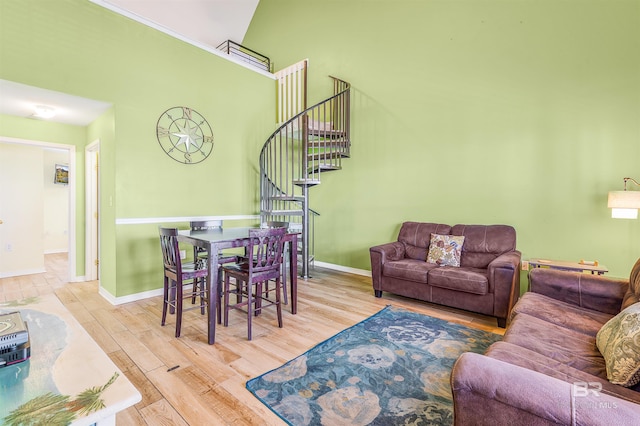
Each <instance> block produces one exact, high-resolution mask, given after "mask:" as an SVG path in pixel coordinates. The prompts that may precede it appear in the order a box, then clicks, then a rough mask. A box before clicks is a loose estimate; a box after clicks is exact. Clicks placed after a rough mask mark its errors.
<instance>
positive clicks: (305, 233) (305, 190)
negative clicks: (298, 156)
mask: <svg viewBox="0 0 640 426" xmlns="http://www.w3.org/2000/svg"><path fill="white" fill-rule="evenodd" d="M302 196H303V197H304V202H303V203H304V205H303V207H302V271H301V272H302V277H303V278H309V186H308V185H304V186H303V187H302Z"/></svg>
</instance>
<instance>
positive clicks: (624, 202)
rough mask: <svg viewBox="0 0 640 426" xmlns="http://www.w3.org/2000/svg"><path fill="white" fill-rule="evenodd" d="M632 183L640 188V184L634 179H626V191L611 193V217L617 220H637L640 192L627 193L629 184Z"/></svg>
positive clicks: (639, 207)
mask: <svg viewBox="0 0 640 426" xmlns="http://www.w3.org/2000/svg"><path fill="white" fill-rule="evenodd" d="M628 181H631V182H633V183H635V184H636V185H638V186H640V183H638V181H636V180H635V179H632V178H628V177H626V178H624V191H611V192H609V202H608V207H609V208H610V209H611V217H613V218H616V219H637V218H638V209H640V191H627V182H628Z"/></svg>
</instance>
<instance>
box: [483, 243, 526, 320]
mask: <svg viewBox="0 0 640 426" xmlns="http://www.w3.org/2000/svg"><path fill="white" fill-rule="evenodd" d="M521 259H522V254H521V253H520V252H519V251H518V250H514V251H510V252H507V253H503V254H501V255H500V256H498V257H496V258H495V259H494V260H493V261H492V262H491V263H489V266H488V267H487V268H488V277H489V284H490V287H491V288H492V289H493V296H494V303H493V315H494V316H495V317H497V318H498V325H500V326H501V327H504V326H505V325H506V319H507V318H508V317H509V313H510V312H511V308H513V305H515V303H516V301H517V300H518V297H519V296H520V260H521Z"/></svg>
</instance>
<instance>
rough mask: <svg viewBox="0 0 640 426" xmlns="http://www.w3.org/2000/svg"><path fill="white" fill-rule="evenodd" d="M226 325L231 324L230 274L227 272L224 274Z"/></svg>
mask: <svg viewBox="0 0 640 426" xmlns="http://www.w3.org/2000/svg"><path fill="white" fill-rule="evenodd" d="M223 296H224V323H223V324H224V326H225V327H227V326H229V297H231V296H230V294H229V275H227V274H225V276H224V291H223Z"/></svg>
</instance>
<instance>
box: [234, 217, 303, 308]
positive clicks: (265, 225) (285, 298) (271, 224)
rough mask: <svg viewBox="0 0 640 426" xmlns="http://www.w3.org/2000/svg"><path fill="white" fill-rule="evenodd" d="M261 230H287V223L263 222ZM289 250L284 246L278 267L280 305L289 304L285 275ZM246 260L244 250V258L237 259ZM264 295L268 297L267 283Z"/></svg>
mask: <svg viewBox="0 0 640 426" xmlns="http://www.w3.org/2000/svg"><path fill="white" fill-rule="evenodd" d="M260 227H261V228H263V229H264V228H284V229H286V230H287V232H288V230H289V222H282V221H266V222H264V223H263V224H262V225H260ZM290 249H291V248H290V247H289V246H288V245H286V246H285V247H284V252H283V261H282V265H281V266H280V269H281V276H282V278H281V281H280V285H281V286H282V299H283V300H282V303H284V304H285V305H288V304H289V298H288V296H287V273H288V271H289V269H288V267H287V265H288V259H289V250H290ZM247 258H248V254H247V252H246V249H245V256H243V257H240V258H239V259H238V262H246V259H247ZM265 287H266V289H265V293H266V294H267V295H268V294H269V292H270V290H269V282H267V283H266V284H265Z"/></svg>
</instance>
